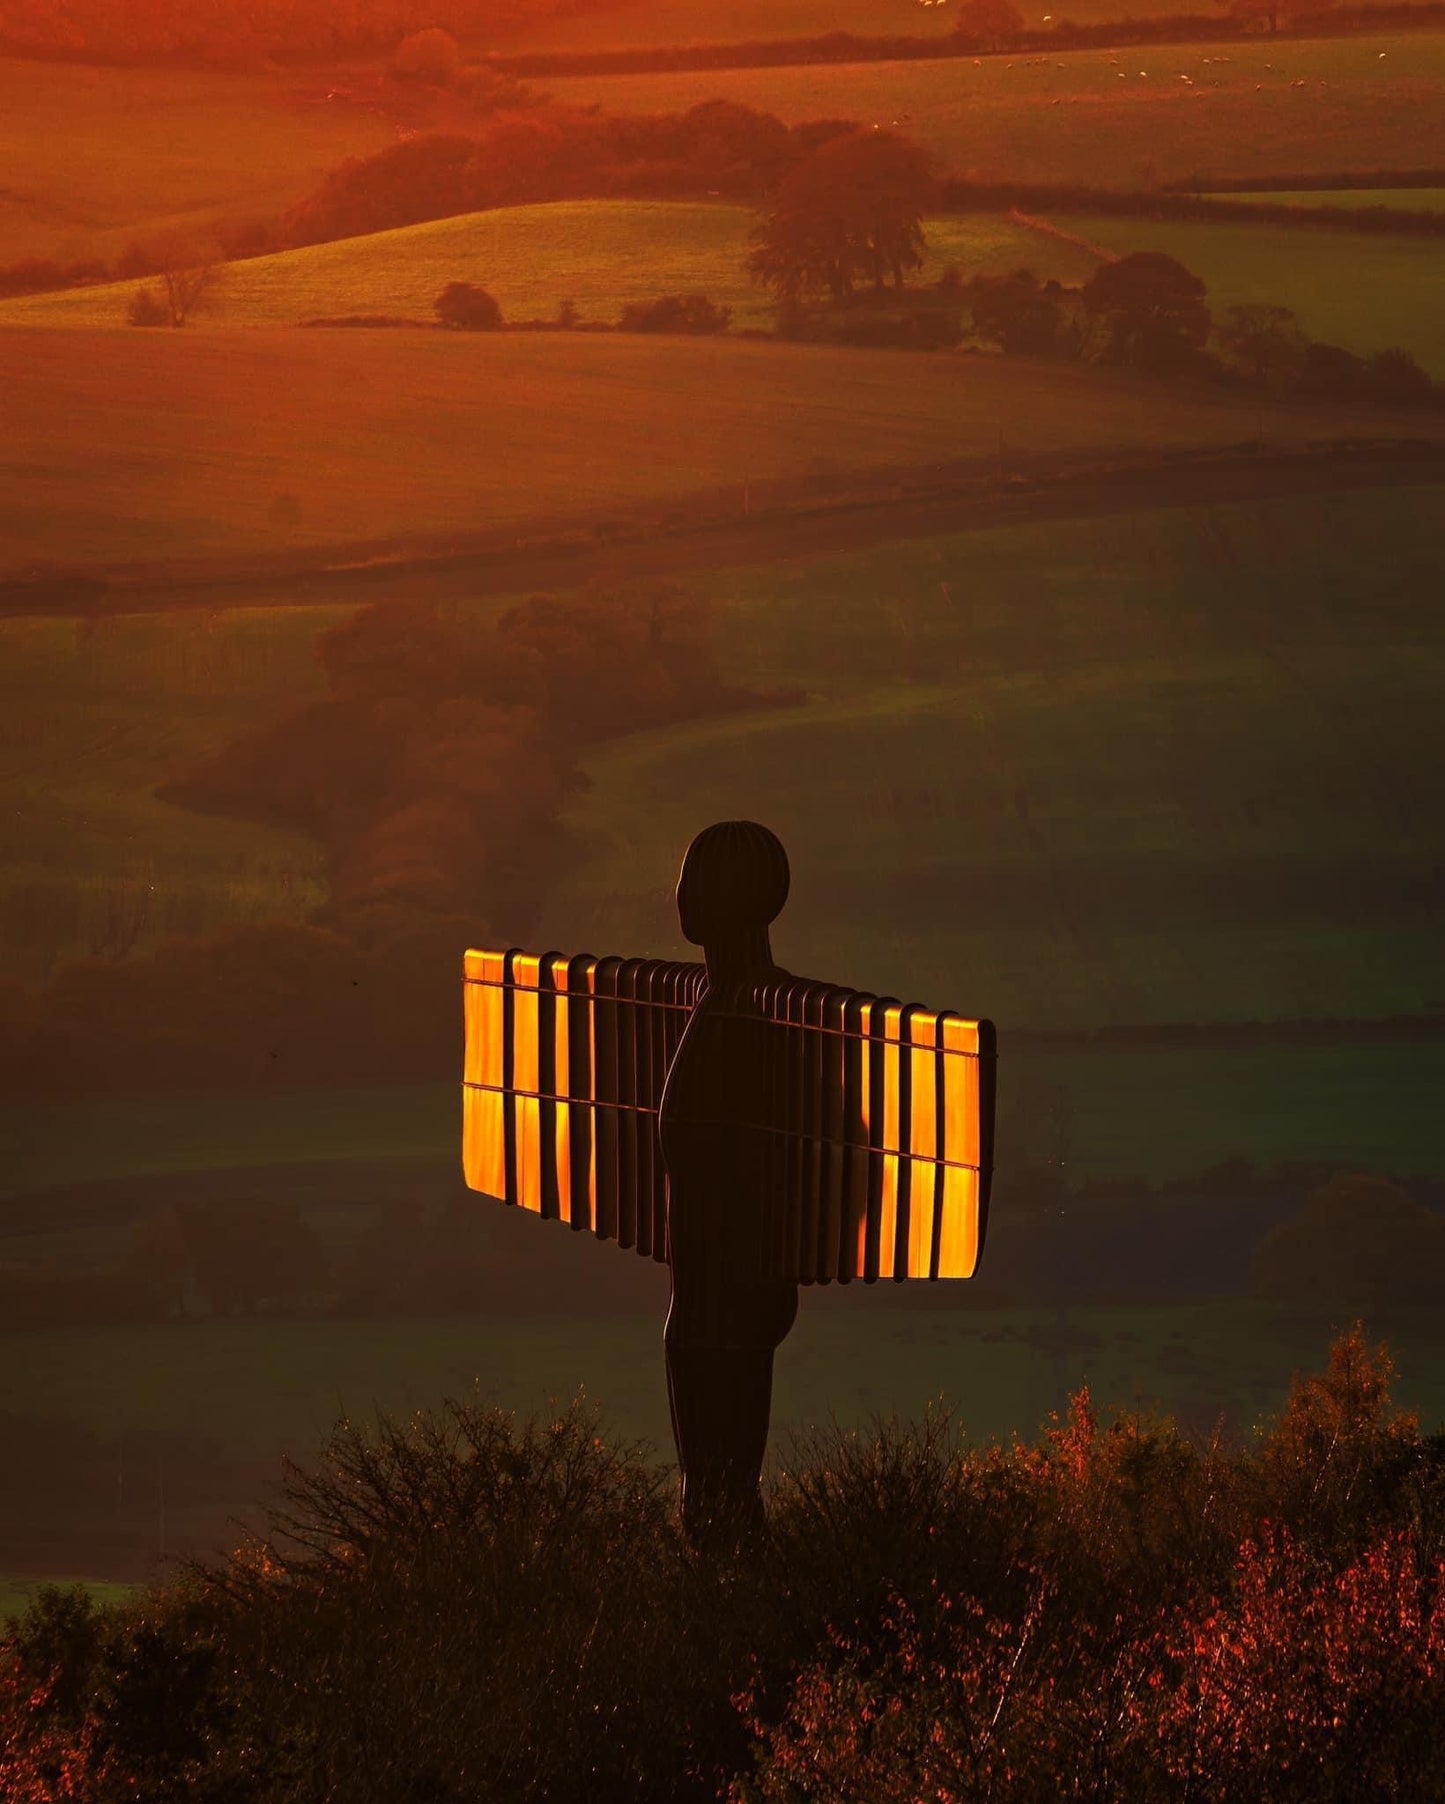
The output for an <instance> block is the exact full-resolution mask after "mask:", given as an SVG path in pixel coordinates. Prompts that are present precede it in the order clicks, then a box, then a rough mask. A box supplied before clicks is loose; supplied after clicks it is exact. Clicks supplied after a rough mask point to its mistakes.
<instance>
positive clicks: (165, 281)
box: [126, 237, 221, 326]
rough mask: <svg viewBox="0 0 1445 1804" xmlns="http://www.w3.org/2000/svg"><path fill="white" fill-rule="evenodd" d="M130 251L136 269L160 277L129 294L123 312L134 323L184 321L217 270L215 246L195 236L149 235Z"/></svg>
mask: <svg viewBox="0 0 1445 1804" xmlns="http://www.w3.org/2000/svg"><path fill="white" fill-rule="evenodd" d="M131 255H132V257H133V259H134V261H135V262H136V263H137V264H138V265H139V268H138V271H137V273H141V272H144V271H145V270H147V269H150V270H153V271H154V272H155V273H156V275H157V277H158V278H159V280H158V283H157V285H156V286H155V287H154V288H140V289H137V290H136V292H135V293H134V294H133V295H132V297H131V301H130V305H129V308H128V309H127V315H126V316H127V318H128V319H129V320H130V323H131V324H132V325H133V326H183V325H185V323H186V321H187V320H188V319H189V318H190V317H191V315H192V314H193V313H195V312H196V311H197V310H198V309H199V308H200V305H201V302H202V301H203V300H204V299H205V297H206V295H207V294H208V293H209V292H210V291H211V290H212V289H213V288H214V287H215V285H216V282H217V279H218V277H219V274H220V262H221V255H220V252H219V251H218V250H217V248H216V246H215V245H213V244H207V243H204V242H201V241H199V240H196V239H191V238H185V237H165V238H156V239H151V240H149V241H148V242H146V243H143V244H138V245H135V246H134V247H133V248H132V253H131Z"/></svg>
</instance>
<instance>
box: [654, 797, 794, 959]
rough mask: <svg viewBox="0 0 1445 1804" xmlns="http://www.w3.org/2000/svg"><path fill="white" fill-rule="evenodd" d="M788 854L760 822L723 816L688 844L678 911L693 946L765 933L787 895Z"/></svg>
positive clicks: (682, 872) (683, 927) (680, 877)
mask: <svg viewBox="0 0 1445 1804" xmlns="http://www.w3.org/2000/svg"><path fill="white" fill-rule="evenodd" d="M788 883H789V872H788V855H787V853H786V852H785V851H784V850H783V846H782V841H781V840H780V839H779V838H778V836H777V834H776V833H771V832H769V831H768V829H767V828H766V827H761V826H759V825H758V823H757V822H756V821H719V822H718V823H717V824H716V825H715V826H712V827H704V828H703V830H702V832H701V833H699V834H698V836H697V838H696V839H695V840H694V841H693V842H692V844H691V845H690V846H689V847H688V848H687V855H686V857H685V858H684V859H683V861H682V871H681V874H680V875H679V877H678V879H677V914H678V919H679V921H680V922H681V924H682V932H683V937H684V938H685V939H688V940H690V941H691V942H692V943H693V945H694V946H702V945H707V944H710V943H711V944H716V943H717V942H719V941H722V940H728V939H737V938H740V937H742V936H744V935H747V936H755V935H757V934H759V933H766V931H767V928H768V925H769V923H770V922H771V921H773V920H775V919H776V918H777V916H778V915H779V914H780V913H781V912H782V907H783V904H784V903H785V902H786V901H787V899H788Z"/></svg>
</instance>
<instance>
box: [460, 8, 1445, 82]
mask: <svg viewBox="0 0 1445 1804" xmlns="http://www.w3.org/2000/svg"><path fill="white" fill-rule="evenodd" d="M1442 25H1445V4H1442V3H1441V0H1424V3H1423V4H1417V5H1400V6H1352V7H1341V8H1336V9H1335V10H1333V11H1329V12H1324V11H1321V12H1314V13H1305V14H1301V15H1300V16H1299V17H1298V18H1297V19H1296V20H1295V22H1294V23H1293V25H1291V26H1286V27H1282V28H1281V29H1280V30H1279V31H1277V32H1274V33H1270V34H1266V33H1263V32H1261V31H1260V30H1259V29H1258V26H1257V25H1256V24H1255V23H1254V22H1253V21H1250V20H1246V19H1234V18H1230V17H1228V16H1225V17H1220V16H1219V15H1218V14H1216V13H1180V14H1174V15H1171V14H1159V15H1152V16H1149V17H1145V18H1140V19H1111V20H1107V21H1105V22H1103V23H1101V24H1098V25H1076V24H1075V23H1074V22H1073V21H1072V20H1070V19H1067V18H1062V19H1060V20H1059V21H1058V23H1057V24H1056V25H1054V26H1053V28H1052V29H1051V30H1049V31H1021V32H1018V33H1017V34H1012V35H1010V37H1009V39H1008V41H1007V43H1006V44H1001V43H1000V42H999V41H998V40H996V39H989V40H985V39H981V38H972V37H969V36H968V35H967V34H966V33H965V32H961V31H956V32H952V33H950V34H949V36H947V37H933V38H920V37H912V36H898V37H859V36H857V35H856V34H855V33H853V32H849V31H830V32H825V33H823V34H822V35H821V36H818V37H806V38H750V39H745V40H743V41H740V42H738V43H724V44H666V45H658V46H654V47H649V48H637V49H630V50H531V51H516V52H513V53H511V54H507V53H505V52H502V53H499V54H495V55H490V56H486V57H484V58H483V59H482V61H483V63H484V65H485V66H486V67H487V68H489V69H494V70H495V71H496V72H497V73H498V74H499V75H512V76H520V77H523V78H526V77H532V76H549V75H550V76H556V77H565V76H569V75H663V74H673V73H685V72H687V71H690V70H707V69H718V70H723V69H782V68H807V67H809V66H812V65H815V64H828V63H909V62H946V61H948V60H950V59H952V58H959V57H969V58H975V57H985V56H987V57H995V56H1017V55H1020V54H1024V53H1028V52H1038V51H1051V50H1116V49H1118V50H1123V49H1128V48H1130V47H1132V46H1135V45H1138V46H1144V45H1150V46H1152V45H1156V44H1214V43H1243V42H1248V41H1250V40H1251V39H1257V38H1264V39H1266V41H1268V42H1271V43H1274V42H1285V41H1291V42H1297V41H1299V40H1301V39H1310V38H1336V37H1354V36H1357V35H1359V36H1364V35H1368V34H1369V33H1371V32H1378V31H1434V30H1438V29H1439V28H1440V27H1441V26H1442Z"/></svg>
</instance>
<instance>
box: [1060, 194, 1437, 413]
mask: <svg viewBox="0 0 1445 1804" xmlns="http://www.w3.org/2000/svg"><path fill="white" fill-rule="evenodd" d="M1057 223H1058V224H1059V225H1061V226H1063V227H1064V228H1065V229H1066V230H1068V231H1070V232H1075V233H1077V234H1079V235H1080V236H1081V237H1085V238H1088V239H1089V240H1090V241H1091V242H1093V243H1095V244H1100V245H1103V246H1104V247H1105V248H1106V249H1108V250H1113V251H1119V252H1127V251H1137V250H1151V251H1165V252H1167V253H1168V254H1169V255H1170V256H1171V257H1177V258H1178V259H1179V261H1180V262H1181V263H1183V264H1184V265H1185V266H1186V267H1187V268H1189V269H1192V270H1194V272H1195V273H1196V274H1197V275H1200V276H1203V278H1204V280H1205V281H1206V282H1207V283H1208V284H1209V305H1210V307H1211V308H1212V309H1213V311H1214V313H1215V316H1216V317H1218V316H1219V315H1220V314H1222V313H1223V312H1224V309H1225V308H1226V307H1234V306H1245V305H1250V304H1253V303H1256V302H1264V303H1272V304H1274V305H1277V306H1285V307H1292V308H1293V309H1294V311H1295V313H1296V315H1297V316H1298V319H1299V322H1300V325H1301V326H1302V327H1303V328H1304V330H1305V331H1306V332H1308V333H1309V335H1310V336H1311V337H1312V338H1321V339H1324V340H1325V341H1326V342H1328V343H1330V344H1340V345H1345V346H1347V347H1348V348H1349V349H1350V350H1352V351H1357V352H1361V353H1366V352H1371V351H1383V350H1388V349H1390V348H1391V347H1392V346H1397V345H1398V346H1402V347H1403V348H1404V349H1405V350H1407V351H1412V352H1413V353H1414V354H1415V356H1416V357H1418V358H1419V360H1420V362H1421V363H1422V364H1424V365H1425V367H1426V368H1427V369H1428V370H1429V371H1430V372H1431V374H1432V375H1434V376H1437V377H1440V376H1445V237H1442V238H1412V237H1407V236H1405V235H1404V234H1401V235H1399V236H1397V237H1391V236H1386V235H1376V234H1373V233H1372V234H1371V235H1370V236H1369V237H1355V236H1353V235H1352V234H1351V233H1349V232H1335V231H1325V230H1321V229H1320V228H1319V227H1301V228H1300V229H1298V230H1294V231H1291V230H1290V229H1289V228H1287V227H1281V226H1278V225H1265V224H1260V225H1249V224H1247V223H1246V224H1243V225H1236V224H1232V223H1231V224H1228V225H1224V224H1220V223H1218V222H1217V221H1212V220H1211V221H1195V220H1187V221H1186V220H1152V219H1151V220H1123V219H1113V218H1101V217H1097V216H1094V215H1089V216H1082V217H1081V216H1077V215H1065V216H1061V217H1059V218H1058V220H1057Z"/></svg>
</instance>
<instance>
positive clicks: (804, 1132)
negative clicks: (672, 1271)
mask: <svg viewBox="0 0 1445 1804" xmlns="http://www.w3.org/2000/svg"><path fill="white" fill-rule="evenodd" d="M704 978H705V973H704V970H703V967H702V966H701V965H694V964H674V963H669V962H666V961H664V960H660V959H619V958H600V959H599V958H594V957H592V956H591V955H590V954H581V955H579V956H577V957H575V958H570V959H569V958H565V957H563V955H562V954H560V953H546V954H544V955H542V956H541V957H536V956H532V955H529V954H526V953H523V952H520V951H515V950H513V951H510V952H469V953H467V955H466V969H465V1017H466V1052H465V1072H464V1080H465V1081H464V1089H463V1163H464V1169H465V1173H466V1180H467V1183H468V1184H469V1185H470V1186H471V1188H473V1189H474V1190H479V1191H482V1192H484V1193H486V1194H487V1195H489V1196H494V1197H498V1198H500V1199H501V1200H502V1201H503V1202H506V1203H508V1204H511V1205H512V1206H514V1207H517V1208H522V1209H527V1210H530V1211H531V1212H532V1213H534V1214H537V1215H540V1216H543V1217H546V1218H550V1219H554V1220H558V1221H563V1222H566V1223H568V1224H569V1225H570V1226H572V1227H573V1228H575V1229H578V1230H579V1231H580V1230H583V1229H586V1230H588V1231H590V1232H591V1233H594V1234H596V1235H597V1236H598V1237H599V1238H601V1239H604V1240H616V1241H617V1242H618V1243H619V1244H620V1245H621V1246H624V1247H628V1248H632V1249H634V1250H635V1251H636V1252H638V1253H639V1254H641V1255H642V1256H643V1257H647V1258H652V1259H657V1260H665V1258H666V1181H665V1174H664V1171H663V1167H662V1159H661V1151H660V1147H659V1142H658V1135H657V1115H658V1109H659V1106H660V1103H661V1099H662V1090H663V1084H664V1081H665V1079H666V1075H667V1071H668V1067H669V1065H670V1064H671V1061H672V1058H673V1056H674V1054H675V1053H676V1051H677V1047H678V1044H679V1042H680V1040H681V1038H682V1033H683V1030H684V1028H685V1027H686V1025H687V1021H688V1017H689V1015H690V1013H691V1011H692V1008H693V1006H694V1005H695V1003H696V1002H697V1000H698V999H699V997H700V996H701V994H702V993H703V989H704ZM735 1012H737V1013H738V1014H739V1015H743V1016H745V1018H746V1019H748V1020H749V1021H751V1022H754V1023H756V1022H759V1021H761V1022H763V1023H764V1024H765V1027H766V1038H765V1040H764V1041H763V1046H764V1048H765V1051H764V1055H763V1059H762V1063H763V1065H764V1068H765V1081H764V1083H763V1084H762V1085H761V1087H760V1088H761V1093H762V1094H763V1095H764V1096H765V1098H766V1102H765V1105H764V1108H763V1115H762V1117H761V1118H760V1119H758V1120H753V1121H747V1120H739V1121H737V1122H735V1123H731V1124H730V1125H732V1126H735V1127H736V1128H737V1129H738V1130H739V1131H740V1132H746V1131H748V1130H750V1129H751V1130H757V1131H760V1132H761V1133H762V1134H763V1135H764V1136H765V1137H766V1140H767V1142H768V1144H769V1146H770V1157H769V1160H768V1165H767V1176H766V1178H765V1180H764V1181H765V1183H766V1187H767V1191H768V1204H769V1206H768V1209H767V1210H766V1212H765V1219H766V1221H767V1224H768V1225H767V1230H766V1239H767V1244H766V1245H765V1246H764V1247H762V1248H760V1249H759V1257H758V1266H759V1269H760V1270H761V1271H763V1272H766V1273H769V1274H771V1275H774V1276H777V1277H788V1278H793V1279H796V1280H797V1281H798V1282H800V1283H808V1284H826V1283H830V1282H835V1281H836V1282H842V1283H847V1282H850V1281H851V1280H854V1279H861V1280H863V1281H864V1282H865V1283H866V1282H873V1281H875V1280H877V1279H880V1278H891V1279H895V1280H898V1281H902V1280H903V1279H905V1278H932V1279H937V1278H967V1277H971V1276H972V1275H973V1273H974V1271H975V1270H976V1269H977V1266H978V1262H979V1259H980V1257H981V1255H982V1251H983V1244H984V1236H985V1232H986V1228H987V1220H988V1197H989V1184H990V1178H991V1173H992V1160H993V1116H994V1064H995V1037H994V1030H993V1027H992V1024H991V1023H990V1022H987V1021H971V1020H966V1019H964V1018H963V1017H961V1016H958V1015H954V1014H950V1013H946V1012H945V1013H938V1012H935V1011H932V1010H928V1009H924V1008H921V1007H918V1006H916V1005H908V1006H905V1005H904V1004H902V1003H900V1002H898V1001H897V1000H896V999H895V998H892V997H886V996H884V997H880V996H869V995H865V994H862V993H860V992H858V991H855V990H849V989H843V988H840V987H838V986H835V985H830V984H820V983H815V982H810V981H806V980H800V979H799V980H794V979H788V980H786V981H782V982H778V983H772V984H765V985H761V986H759V988H758V989H757V990H756V991H755V992H753V993H752V994H751V996H750V997H748V998H747V999H746V1001H745V1002H744V1003H743V1004H742V1005H741V1007H740V1008H738V1009H737V1010H736V1011H735Z"/></svg>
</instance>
